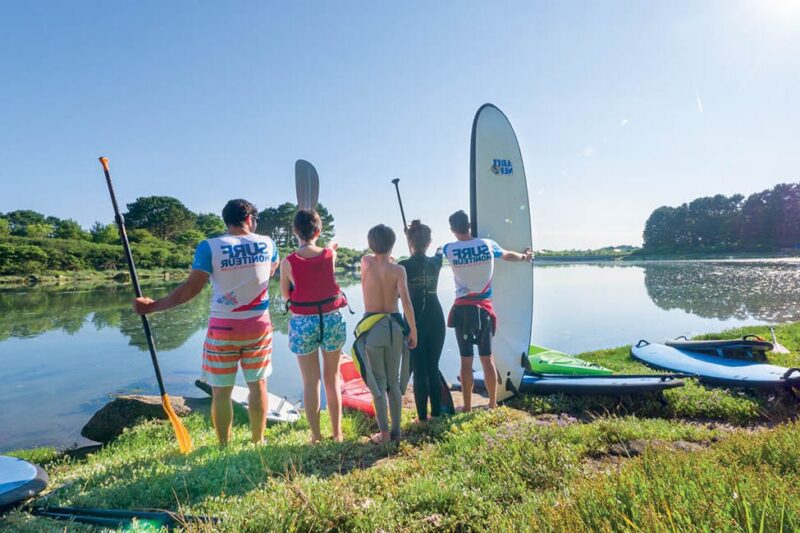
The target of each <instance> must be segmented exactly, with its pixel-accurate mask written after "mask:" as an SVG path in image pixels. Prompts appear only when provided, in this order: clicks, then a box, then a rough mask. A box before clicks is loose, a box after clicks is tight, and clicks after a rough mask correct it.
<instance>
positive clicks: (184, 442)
mask: <svg viewBox="0 0 800 533" xmlns="http://www.w3.org/2000/svg"><path fill="white" fill-rule="evenodd" d="M100 164H101V165H103V172H104V173H105V175H106V183H107V184H108V194H110V195H111V205H113V206H114V220H115V221H116V223H117V229H118V230H119V238H120V240H121V241H122V248H123V249H124V250H125V259H126V260H127V261H128V270H129V271H130V273H131V282H132V283H133V290H134V292H135V293H136V297H137V298H141V297H142V288H141V287H140V286H139V276H137V275H136V266H135V265H134V264H133V255H132V254H131V245H130V243H129V242H128V234H127V232H126V231H125V220H124V219H123V218H122V214H120V212H119V207H118V206H117V197H116V195H114V187H113V185H111V171H110V170H109V169H108V158H106V157H101V158H100ZM142 327H144V336H145V338H147V347H148V348H149V349H150V359H151V361H152V362H153V369H154V370H155V371H156V381H158V390H159V392H161V405H162V406H163V407H164V412H166V413H167V418H169V421H170V422H171V423H172V429H174V430H175V438H177V439H178V446H179V447H180V449H181V452H183V453H189V452H190V451H192V439H191V438H190V437H189V432H188V431H186V428H185V427H184V425H183V422H181V421H180V419H179V418H178V415H176V414H175V411H174V410H173V409H172V404H171V403H169V395H168V394H167V391H166V390H165V389H164V380H163V379H162V378H161V369H160V368H159V366H158V356H157V355H156V345H155V342H153V334H152V332H151V331H150V322H149V321H148V320H147V317H146V316H145V315H142Z"/></svg>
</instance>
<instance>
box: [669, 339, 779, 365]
mask: <svg viewBox="0 0 800 533" xmlns="http://www.w3.org/2000/svg"><path fill="white" fill-rule="evenodd" d="M664 344H665V345H667V346H671V347H673V348H677V349H679V350H689V351H690V352H698V353H704V354H708V355H716V356H718V357H738V358H739V359H750V360H753V361H766V360H767V353H766V352H771V351H772V350H773V349H774V346H773V345H772V343H771V342H767V341H765V340H764V339H762V338H760V337H757V336H755V335H745V336H744V337H742V338H741V339H720V340H702V341H701V340H690V339H687V338H686V337H683V336H681V337H677V338H675V339H673V340H669V341H666V342H665V343H664Z"/></svg>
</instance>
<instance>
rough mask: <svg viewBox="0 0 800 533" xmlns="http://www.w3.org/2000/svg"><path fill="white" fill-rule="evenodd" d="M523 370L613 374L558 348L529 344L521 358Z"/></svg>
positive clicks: (535, 372)
mask: <svg viewBox="0 0 800 533" xmlns="http://www.w3.org/2000/svg"><path fill="white" fill-rule="evenodd" d="M522 361H523V364H524V366H525V370H527V371H528V372H532V373H534V374H565V375H581V376H586V375H592V376H603V375H608V374H613V373H614V371H613V370H609V369H608V368H605V367H602V366H600V365H598V364H596V363H590V362H589V361H584V360H582V359H578V358H577V357H572V356H571V355H567V354H565V353H563V352H559V351H558V350H553V349H550V348H544V347H542V346H536V345H534V344H531V346H530V348H528V356H527V357H525V358H524V359H523V360H522Z"/></svg>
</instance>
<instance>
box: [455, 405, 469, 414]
mask: <svg viewBox="0 0 800 533" xmlns="http://www.w3.org/2000/svg"><path fill="white" fill-rule="evenodd" d="M470 411H472V407H469V408H467V407H465V406H463V405H459V406H458V407H456V413H469V412H470Z"/></svg>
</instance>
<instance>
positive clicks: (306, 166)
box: [294, 159, 319, 209]
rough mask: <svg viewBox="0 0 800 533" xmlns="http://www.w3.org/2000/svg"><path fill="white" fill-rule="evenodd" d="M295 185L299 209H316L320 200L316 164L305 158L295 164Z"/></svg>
mask: <svg viewBox="0 0 800 533" xmlns="http://www.w3.org/2000/svg"><path fill="white" fill-rule="evenodd" d="M294 185H295V188H296V190H297V208H298V209H316V208H317V202H318V201H319V175H318V174H317V169H315V168H314V165H312V164H311V163H309V162H308V161H306V160H304V159H298V160H297V161H296V162H295V164H294Z"/></svg>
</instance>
